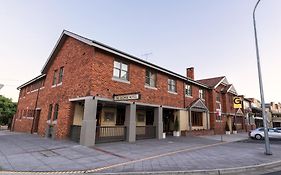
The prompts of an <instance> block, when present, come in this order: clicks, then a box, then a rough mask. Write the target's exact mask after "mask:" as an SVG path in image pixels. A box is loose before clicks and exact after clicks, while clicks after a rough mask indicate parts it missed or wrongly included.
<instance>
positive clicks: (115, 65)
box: [114, 61, 121, 69]
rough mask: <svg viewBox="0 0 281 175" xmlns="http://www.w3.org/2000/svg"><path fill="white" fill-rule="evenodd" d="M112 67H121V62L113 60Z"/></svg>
mask: <svg viewBox="0 0 281 175" xmlns="http://www.w3.org/2000/svg"><path fill="white" fill-rule="evenodd" d="M114 67H115V68H119V69H121V63H119V62H118V61H114Z"/></svg>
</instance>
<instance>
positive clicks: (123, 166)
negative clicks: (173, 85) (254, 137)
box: [0, 131, 281, 174]
mask: <svg viewBox="0 0 281 175" xmlns="http://www.w3.org/2000/svg"><path fill="white" fill-rule="evenodd" d="M245 139H247V134H246V133H242V134H237V135H230V136H225V135H224V142H220V136H201V137H180V138H177V137H168V138H167V139H164V140H156V139H149V140H140V141H137V142H135V143H127V142H118V143H106V144H98V145H96V146H95V147H94V148H87V147H84V146H81V145H78V144H77V143H74V142H71V141H54V140H50V139H46V138H41V137H38V136H37V135H30V134H22V133H11V132H9V131H0V167H2V168H3V169H4V170H11V171H71V170H79V171H78V172H76V173H78V174H79V173H85V172H87V173H91V172H92V173H124V172H134V173H136V172H159V171H192V170H212V169H225V168H235V167H242V166H253V165H259V164H263V163H270V162H274V161H278V160H281V151H280V148H281V145H280V144H273V145H271V148H272V152H273V153H274V154H273V155H272V156H266V155H264V154H263V152H264V145H263V144H256V143H248V142H233V141H240V140H245ZM80 170H82V171H80ZM86 170H87V171H86ZM2 173H4V172H2ZM5 173H8V172H5ZM71 173H74V172H69V174H71ZM0 174H1V172H0ZM8 174H9V173H8Z"/></svg>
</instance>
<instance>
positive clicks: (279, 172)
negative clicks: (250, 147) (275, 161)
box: [263, 171, 281, 175]
mask: <svg viewBox="0 0 281 175" xmlns="http://www.w3.org/2000/svg"><path fill="white" fill-rule="evenodd" d="M280 174H281V171H276V172H273V173H267V174H263V175H280Z"/></svg>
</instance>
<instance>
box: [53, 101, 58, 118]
mask: <svg viewBox="0 0 281 175" xmlns="http://www.w3.org/2000/svg"><path fill="white" fill-rule="evenodd" d="M58 115H59V104H57V103H56V104H55V108H54V116H53V117H54V118H53V120H54V121H55V120H57V119H58Z"/></svg>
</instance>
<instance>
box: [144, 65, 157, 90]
mask: <svg viewBox="0 0 281 175" xmlns="http://www.w3.org/2000/svg"><path fill="white" fill-rule="evenodd" d="M145 85H147V86H150V87H156V72H154V71H152V70H149V69H146V71H145Z"/></svg>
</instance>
